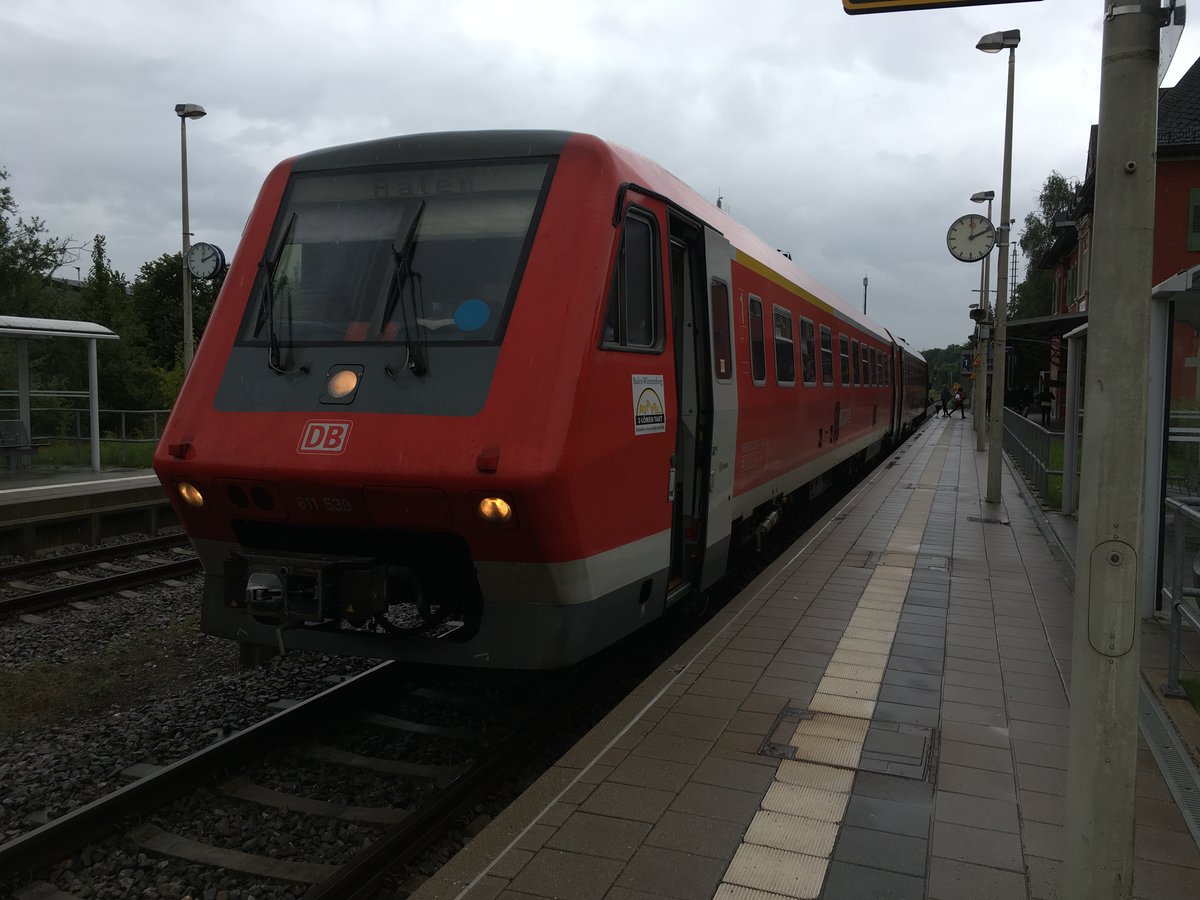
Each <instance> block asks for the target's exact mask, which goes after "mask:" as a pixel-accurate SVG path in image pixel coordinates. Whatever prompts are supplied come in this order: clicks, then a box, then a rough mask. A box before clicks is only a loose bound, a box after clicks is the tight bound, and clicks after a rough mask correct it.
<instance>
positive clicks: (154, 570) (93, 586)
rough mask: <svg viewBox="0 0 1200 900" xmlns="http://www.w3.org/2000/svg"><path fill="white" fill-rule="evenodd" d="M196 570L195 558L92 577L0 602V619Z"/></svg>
mask: <svg viewBox="0 0 1200 900" xmlns="http://www.w3.org/2000/svg"><path fill="white" fill-rule="evenodd" d="M198 568H200V560H198V559H181V560H175V561H172V562H168V563H162V564H160V565H156V566H149V567H147V568H145V569H134V570H132V571H129V572H118V573H116V574H114V575H106V576H104V577H101V578H94V579H92V580H90V581H78V582H72V583H71V584H65V585H62V586H61V587H52V588H46V589H45V590H44V591H35V592H33V593H30V594H23V595H22V596H20V597H9V598H6V599H0V617H4V616H13V615H18V614H20V613H26V612H32V611H34V610H39V609H48V608H50V607H52V606H58V605H59V604H62V603H68V602H70V601H72V600H86V599H87V598H89V597H99V596H101V595H103V594H108V593H111V592H113V591H120V590H125V589H126V588H130V587H136V586H138V585H142V584H146V583H147V582H151V581H161V580H162V579H164V578H174V577H175V576H176V575H187V574H189V573H191V572H194V571H195V570H196V569H198Z"/></svg>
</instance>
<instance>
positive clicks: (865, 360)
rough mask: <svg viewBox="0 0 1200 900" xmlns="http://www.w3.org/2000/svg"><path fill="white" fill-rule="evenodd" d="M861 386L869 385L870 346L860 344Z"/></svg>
mask: <svg viewBox="0 0 1200 900" xmlns="http://www.w3.org/2000/svg"><path fill="white" fill-rule="evenodd" d="M862 386H863V387H870V386H871V348H870V347H868V346H867V345H866V344H863V345H862Z"/></svg>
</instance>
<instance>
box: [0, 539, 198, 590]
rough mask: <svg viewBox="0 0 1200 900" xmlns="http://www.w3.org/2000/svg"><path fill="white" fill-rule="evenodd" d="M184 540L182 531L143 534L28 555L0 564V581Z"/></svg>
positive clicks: (162, 546) (140, 551)
mask: <svg viewBox="0 0 1200 900" xmlns="http://www.w3.org/2000/svg"><path fill="white" fill-rule="evenodd" d="M187 542H188V539H187V536H186V535H184V534H168V535H160V536H158V537H152V538H146V539H145V540H141V541H131V542H129V543H127V544H110V545H109V546H107V547H91V548H89V549H87V550H81V551H79V552H78V553H67V554H64V555H63V556H48V557H44V558H42V559H30V560H25V561H24V562H19V563H12V564H11V565H7V566H0V581H11V580H12V579H14V578H24V577H27V576H29V575H44V574H45V573H47V572H57V571H58V570H59V569H69V568H71V567H72V566H86V565H90V564H92V563H95V562H108V561H110V560H114V559H121V558H122V557H125V556H132V555H134V554H136V553H150V552H152V551H154V550H162V549H163V548H164V547H182V546H185V545H186V544H187Z"/></svg>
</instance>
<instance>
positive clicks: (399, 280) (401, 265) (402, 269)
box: [379, 200, 429, 376]
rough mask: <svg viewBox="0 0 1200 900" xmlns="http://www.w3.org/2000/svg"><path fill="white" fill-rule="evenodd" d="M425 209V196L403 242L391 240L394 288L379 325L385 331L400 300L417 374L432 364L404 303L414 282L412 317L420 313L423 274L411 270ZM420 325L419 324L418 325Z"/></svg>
mask: <svg viewBox="0 0 1200 900" xmlns="http://www.w3.org/2000/svg"><path fill="white" fill-rule="evenodd" d="M424 212H425V201H424V200H422V201H421V203H420V205H419V206H418V207H417V211H416V213H414V214H413V219H412V222H411V223H409V226H408V230H407V231H406V232H405V234H404V240H403V241H402V242H401V243H400V246H399V248H397V247H396V245H395V243H393V244H392V261H393V263H394V271H393V273H392V284H391V289H390V290H389V291H388V297H387V303H386V304H384V309H383V318H382V320H381V321H380V325H379V328H380V330H381V331H382V330H383V329H384V328H386V327H387V323H388V320H389V319H391V317H392V312H393V311H394V310H395V308H396V303H397V301H399V303H400V317H401V320H402V322H403V325H404V346H405V348H406V349H407V350H408V369H409V371H410V372H412V373H413V374H414V375H418V376H419V375H424V374H425V373H426V372H428V371H429V367H428V366H427V365H426V364H425V358H424V354H423V353H422V352H421V346H420V339H419V338H415V337H414V336H413V328H412V325H411V324H410V322H409V316H408V307H406V306H405V305H404V296H403V295H404V286H405V285H406V284H407V283H408V282H410V281H411V282H413V289H412V291H413V318H414V319H415V318H416V317H417V309H416V303H417V289H418V288H417V286H418V285H419V283H420V280H421V276H420V275H419V274H418V273H416V272H414V271H413V270H412V250H413V244H414V243H415V242H416V238H417V226H418V225H420V224H421V216H422V215H423V214H424ZM418 327H419V325H418Z"/></svg>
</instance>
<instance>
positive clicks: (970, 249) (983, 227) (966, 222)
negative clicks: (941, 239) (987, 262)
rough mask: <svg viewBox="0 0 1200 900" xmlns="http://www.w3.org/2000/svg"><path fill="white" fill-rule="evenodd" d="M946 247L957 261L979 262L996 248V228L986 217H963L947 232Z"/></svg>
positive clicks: (974, 215) (956, 220) (972, 215)
mask: <svg viewBox="0 0 1200 900" xmlns="http://www.w3.org/2000/svg"><path fill="white" fill-rule="evenodd" d="M946 246H947V247H948V248H949V249H950V254H951V255H952V256H953V257H954V258H955V259H960V260H962V261H963V262H979V260H981V259H983V258H984V257H985V256H987V255H988V254H989V253H991V252H992V248H993V247H994V246H996V228H995V226H994V225H992V223H991V222H989V221H988V220H987V218H986V217H984V216H980V215H976V214H971V215H968V216H963V217H962V218H960V219H955V220H954V222H953V224H951V226H950V228H949V229H948V230H947V231H946Z"/></svg>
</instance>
